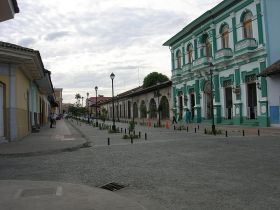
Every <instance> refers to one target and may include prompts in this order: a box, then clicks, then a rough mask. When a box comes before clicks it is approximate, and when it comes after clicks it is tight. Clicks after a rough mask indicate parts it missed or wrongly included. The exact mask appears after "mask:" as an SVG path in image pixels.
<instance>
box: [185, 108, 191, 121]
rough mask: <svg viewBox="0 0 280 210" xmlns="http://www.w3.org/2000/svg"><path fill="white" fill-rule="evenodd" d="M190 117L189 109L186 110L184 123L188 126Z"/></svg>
mask: <svg viewBox="0 0 280 210" xmlns="http://www.w3.org/2000/svg"><path fill="white" fill-rule="evenodd" d="M191 115H192V113H191V112H190V110H189V109H187V110H186V123H187V124H189V123H191Z"/></svg>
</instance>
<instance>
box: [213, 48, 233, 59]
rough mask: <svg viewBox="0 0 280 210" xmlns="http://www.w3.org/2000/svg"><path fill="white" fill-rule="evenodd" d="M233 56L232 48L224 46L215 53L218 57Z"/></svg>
mask: <svg viewBox="0 0 280 210" xmlns="http://www.w3.org/2000/svg"><path fill="white" fill-rule="evenodd" d="M232 56H233V53H232V49H231V48H224V49H221V50H218V51H217V52H216V54H215V58H216V59H220V58H231V57H232Z"/></svg>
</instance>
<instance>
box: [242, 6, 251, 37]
mask: <svg viewBox="0 0 280 210" xmlns="http://www.w3.org/2000/svg"><path fill="white" fill-rule="evenodd" d="M252 19H253V15H252V13H251V12H250V11H247V12H246V13H245V14H244V15H243V37H244V38H253V27H252Z"/></svg>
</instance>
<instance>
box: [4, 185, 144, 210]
mask: <svg viewBox="0 0 280 210" xmlns="http://www.w3.org/2000/svg"><path fill="white" fill-rule="evenodd" d="M0 206H1V210H17V209H21V210H31V209H34V210H35V209H36V210H50V209H51V210H64V209H65V210H145V208H144V207H143V206H141V205H140V204H138V203H136V202H132V201H130V200H128V199H126V198H124V197H122V196H120V195H117V194H115V193H112V192H110V191H107V190H102V189H98V188H91V187H87V186H85V185H79V184H69V183H61V182H45V181H14V180H2V181H0Z"/></svg>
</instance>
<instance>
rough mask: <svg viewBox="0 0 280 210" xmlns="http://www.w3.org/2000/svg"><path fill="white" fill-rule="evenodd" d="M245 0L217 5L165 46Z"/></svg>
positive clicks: (233, 0)
mask: <svg viewBox="0 0 280 210" xmlns="http://www.w3.org/2000/svg"><path fill="white" fill-rule="evenodd" d="M241 1H243V0H224V1H222V2H221V3H219V4H218V5H216V6H215V7H214V8H212V9H211V10H208V11H207V12H205V13H204V14H203V15H201V16H200V17H198V18H197V19H195V20H194V21H192V22H191V23H190V24H188V25H187V26H186V27H184V28H183V29H182V30H181V31H180V32H178V33H177V34H175V35H174V36H173V37H171V38H170V39H169V40H167V41H166V42H165V43H164V44H163V46H171V45H173V44H174V43H176V42H178V41H179V40H180V39H182V38H183V37H184V36H186V35H189V34H191V33H192V32H193V31H194V30H196V29H197V28H199V27H200V26H201V25H203V24H205V23H207V22H209V21H211V19H213V18H215V17H217V16H218V15H220V14H221V13H223V12H224V11H225V10H227V9H229V8H231V7H232V6H234V5H235V4H237V3H239V2H241Z"/></svg>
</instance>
